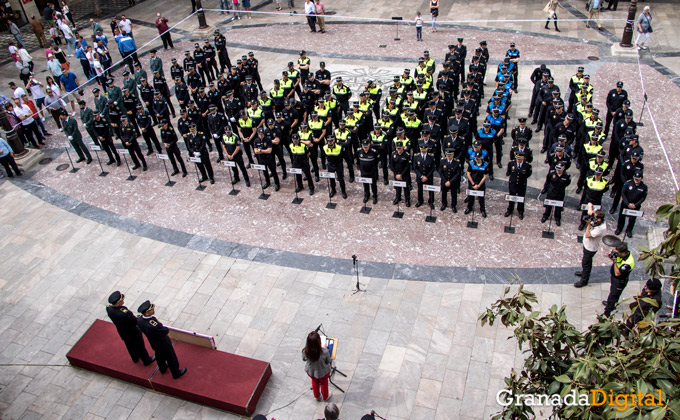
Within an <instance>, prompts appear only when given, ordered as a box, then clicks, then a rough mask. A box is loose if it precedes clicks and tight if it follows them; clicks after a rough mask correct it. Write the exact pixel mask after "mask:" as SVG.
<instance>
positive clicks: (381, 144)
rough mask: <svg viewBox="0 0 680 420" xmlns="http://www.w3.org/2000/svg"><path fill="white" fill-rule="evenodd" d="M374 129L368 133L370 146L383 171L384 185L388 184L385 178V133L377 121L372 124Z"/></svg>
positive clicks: (386, 150) (386, 145) (386, 152)
mask: <svg viewBox="0 0 680 420" xmlns="http://www.w3.org/2000/svg"><path fill="white" fill-rule="evenodd" d="M373 128H374V131H372V132H371V134H370V141H371V148H373V150H375V152H376V153H377V155H378V160H379V162H380V165H381V166H382V172H383V182H384V184H385V185H387V184H388V180H387V155H388V149H387V147H388V141H387V138H386V136H385V133H383V131H382V126H381V125H380V124H379V123H375V125H374V126H373Z"/></svg>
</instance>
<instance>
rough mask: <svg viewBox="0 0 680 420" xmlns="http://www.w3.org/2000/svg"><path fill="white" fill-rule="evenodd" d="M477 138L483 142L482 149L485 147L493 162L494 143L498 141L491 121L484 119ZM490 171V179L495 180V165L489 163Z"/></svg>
mask: <svg viewBox="0 0 680 420" xmlns="http://www.w3.org/2000/svg"><path fill="white" fill-rule="evenodd" d="M476 139H477V141H479V142H480V143H481V144H482V149H484V150H485V151H486V153H487V156H488V157H489V162H490V163H491V162H493V151H494V143H495V141H496V131H494V130H493V128H491V123H490V122H489V121H484V124H482V128H481V129H479V130H478V131H477V133H476ZM487 171H488V173H489V179H491V180H492V181H493V165H489V168H487Z"/></svg>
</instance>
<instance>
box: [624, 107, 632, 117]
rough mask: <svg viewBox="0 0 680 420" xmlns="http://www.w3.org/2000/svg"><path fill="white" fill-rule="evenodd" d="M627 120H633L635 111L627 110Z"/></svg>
mask: <svg viewBox="0 0 680 420" xmlns="http://www.w3.org/2000/svg"><path fill="white" fill-rule="evenodd" d="M625 116H626V118H633V110H632V109H627V110H626V113H625Z"/></svg>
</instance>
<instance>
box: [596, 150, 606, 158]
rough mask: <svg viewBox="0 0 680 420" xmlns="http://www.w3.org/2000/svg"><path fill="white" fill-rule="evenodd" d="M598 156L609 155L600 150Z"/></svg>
mask: <svg viewBox="0 0 680 420" xmlns="http://www.w3.org/2000/svg"><path fill="white" fill-rule="evenodd" d="M597 156H599V157H605V156H607V154H606V153H605V152H604V150H600V151H599V152H597Z"/></svg>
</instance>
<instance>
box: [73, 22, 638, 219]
mask: <svg viewBox="0 0 680 420" xmlns="http://www.w3.org/2000/svg"><path fill="white" fill-rule="evenodd" d="M210 41H211V40H205V41H204V45H203V47H201V45H200V44H196V45H195V47H194V52H193V55H192V53H191V52H189V51H186V52H185V58H184V61H183V65H180V64H179V63H178V62H177V60H173V64H172V66H171V67H170V75H171V77H172V78H173V80H174V81H175V95H176V96H177V100H178V102H179V105H180V114H181V117H180V119H179V120H178V121H177V130H178V131H179V134H180V135H181V136H182V138H183V139H184V140H185V144H186V146H187V149H188V150H190V154H191V155H192V156H193V155H194V153H198V156H200V157H201V163H200V164H199V166H198V167H199V170H200V171H201V174H202V175H203V176H202V178H203V179H202V181H203V180H205V179H206V178H209V179H210V180H211V182H214V175H213V171H212V166H211V164H210V159H209V157H210V156H209V154H210V152H211V151H212V143H211V140H215V143H216V145H217V155H218V156H217V161H218V162H219V161H221V160H222V159H225V158H226V159H229V160H230V161H235V162H236V164H237V166H236V167H235V168H233V169H232V171H233V173H234V179H233V181H234V182H235V183H236V182H239V181H240V179H241V177H243V178H244V180H245V181H246V184H247V185H248V184H249V183H250V179H249V177H248V172H247V169H248V168H249V166H250V164H252V163H254V162H255V160H254V159H253V154H254V155H255V156H256V158H257V161H258V162H259V163H261V164H264V165H265V166H267V171H265V180H266V182H265V184H264V185H263V186H269V178H271V177H273V178H274V183H275V185H276V187H275V190H279V188H280V184H279V176H278V174H277V167H278V168H281V170H282V176H281V178H283V179H285V178H286V171H285V167H286V156H285V155H286V151H287V154H288V159H290V163H291V164H292V165H293V167H295V168H299V169H302V170H303V176H296V181H295V184H296V189H298V191H299V190H300V189H301V188H302V181H303V180H306V181H307V182H308V186H309V190H310V193H312V192H313V190H314V189H313V185H314V181H316V182H318V181H319V173H320V171H321V170H324V169H325V170H328V171H329V172H333V173H335V179H330V180H329V181H330V182H329V184H330V190H331V191H330V194H331V195H334V194H336V191H335V187H336V182H338V183H340V188H341V193H342V195H343V197H346V196H347V192H346V189H345V175H344V171H345V168H344V166H345V165H344V164H343V163H346V164H347V171H348V175H349V181H350V182H353V181H354V170H355V165H357V167H358V168H357V169H358V170H359V171H360V173H361V175H362V176H365V177H370V178H371V179H372V180H373V182H372V183H371V185H368V184H365V185H364V188H365V199H366V201H367V200H368V199H370V197H371V194H372V195H373V200H374V202H376V201H377V178H378V172H379V170H380V168H382V175H383V176H382V177H383V182H384V183H385V184H387V181H388V176H389V170H390V169H391V171H392V172H393V176H394V179H395V180H398V181H404V182H406V183H407V187H406V188H402V187H395V193H396V194H395V195H396V196H395V199H394V202H395V203H399V202H400V201H401V200H402V198H403V199H405V201H406V204H407V206H409V205H410V191H411V182H412V179H411V177H410V175H411V172H415V180H416V184H417V188H418V191H417V193H418V200H417V202H416V206H417V207H419V206H420V205H422V204H423V203H424V193H423V186H424V185H433V182H434V177H437V176H438V177H439V178H440V183H441V190H442V203H441V210H442V211H443V210H445V209H446V208H447V207H448V206H449V205H451V207H452V209H453V211H454V212H455V211H456V210H457V194H459V191H460V187H461V184H462V183H464V182H467V183H468V185H467V187H466V188H467V189H479V190H484V189H485V188H486V183H487V182H489V181H493V180H494V173H493V169H494V168H493V166H498V167H502V163H501V162H502V156H501V153H502V144H503V142H504V138H505V137H506V132H510V137H511V139H512V146H511V148H510V153H509V158H510V159H509V160H510V162H509V164H508V170H507V172H506V176H507V177H508V178H509V192H510V194H512V195H519V196H524V195H525V193H526V188H527V179H528V177H529V176H530V174H531V170H532V160H533V152H532V148H531V147H530V142H531V141H532V139H533V137H535V133H536V132H538V131H540V130H541V129H543V127H545V131H544V133H543V136H542V137H543V138H542V144H541V148H540V149H541V153H546V158H545V163H547V164H548V165H549V170H548V175H547V177H546V181H545V183H544V185H543V190H544V192H545V193H546V194H547V197H548V198H549V199H554V200H557V201H564V198H565V197H566V188H567V186H568V185H569V183H570V176H569V174H568V171H569V169H570V166H571V161H572V160H574V161H575V164H576V166H577V168H578V169H579V176H578V182H577V191H576V193H577V194H580V193H581V191H582V190H585V191H584V193H583V195H582V197H581V203H582V204H587V203H589V202H590V203H593V204H597V205H601V203H602V196H603V194H604V191H606V189H607V188H611V196H612V197H613V198H614V200H613V202H612V204H611V208H610V212H611V213H614V212H615V211H616V210H617V209H618V202H619V201H623V198H624V196H625V195H626V194H631V192H630V191H638V189H639V188H638V187H636V188H633V190H630V188H629V189H628V192H627V190H626V186H627V187H630V185H631V183H632V184H634V183H635V179H634V175H635V173H636V172H637V171H638V170H640V171H641V170H642V169H643V167H642V163H641V160H642V155H643V153H644V151H643V150H642V147H641V146H640V145H639V143H638V140H639V138H638V135H637V134H636V129H637V127H636V124H635V122H634V121H633V118H632V117H633V112H632V110H631V109H630V101H629V100H628V97H627V93H626V91H625V90H623V84H622V83H621V82H619V83H617V86H616V87H615V88H614V89H612V90H611V91H610V92H609V94H608V95H607V102H606V109H607V113H606V118H605V120H606V121H605V122H603V121H602V120H601V119H600V117H599V113H598V110H597V109H596V108H594V107H593V104H592V100H593V91H594V87H593V85H592V84H590V77H589V76H588V75H587V74H584V73H585V72H584V68H583V67H579V68H578V70H577V72H576V74H575V75H573V76H572V77H571V78H570V80H569V97H568V100H566V101H565V100H564V99H563V98H562V94H563V92H562V90H561V89H560V87H559V86H558V85H557V84H556V83H555V81H554V79H553V78H552V72H551V71H550V69H548V68H547V67H546V66H545V65H541V66H539V67H537V68H536V69H535V70H534V72H533V73H532V75H531V81H532V83H533V84H534V86H533V92H532V99H531V104H530V109H529V117H533V120H532V124H538V127H537V128H536V130H533V129H532V128H531V127H529V126H528V124H527V118H524V117H520V118H518V120H517V121H518V124H517V125H515V126H513V127H509V126H508V123H507V121H508V116H509V113H508V111H509V110H510V109H511V108H512V95H513V93H515V92H516V91H517V81H518V72H517V69H518V61H519V59H520V54H519V50H518V49H517V48H516V47H515V46H514V45H512V46H511V47H510V49H509V50H508V51H507V52H506V57H505V59H504V60H503V62H502V63H500V64H499V66H498V68H497V70H496V75H495V76H494V81H495V85H496V86H495V88H494V89H492V92H491V95H490V99H488V101H487V102H485V104H484V105H483V106H484V114H483V115H482V117H483V118H481V120H482V126H481V127H478V121H479V120H480V118H479V115H480V107H481V106H482V99H484V93H485V92H484V85H485V83H484V80H485V75H486V72H487V70H488V59H489V51H488V49H487V46H486V42H485V41H482V42H480V45H479V48H474V49H471V50H470V51H474V52H473V53H472V54H471V57H468V48H467V47H466V46H465V45H464V44H463V39H462V38H459V39H458V44H457V45H451V46H449V52H448V53H447V54H446V56H445V58H444V62H443V63H442V65H441V67H439V66H436V64H435V60H433V59H432V58H430V55H429V52H427V51H425V52H424V53H423V56H422V57H421V58H420V59H419V60H418V63H419V64H418V66H416V68H415V69H414V70H413V75H412V74H411V69H405V70H404V72H403V74H402V75H401V76H399V75H397V76H395V77H394V83H393V84H392V85H390V86H388V87H385V88H384V89H386V97H385V98H384V100H383V97H382V91H383V88H381V87H380V86H379V85H378V84H377V83H376V81H375V80H369V81H368V82H367V83H366V84H365V85H364V86H362V87H360V91H359V92H358V95H355V93H354V92H352V89H351V88H350V87H349V86H348V85H347V84H345V82H344V81H343V79H342V77H339V76H338V77H334V78H333V77H331V73H330V71H328V70H327V69H326V66H325V63H320V65H319V69H318V70H314V69H312V63H311V60H310V59H309V58H308V57H307V56H306V53H305V52H304V51H301V52H300V57H299V58H298V60H297V63H295V62H293V61H291V62H289V63H288V65H287V66H285V68H284V69H282V70H283V71H282V73H281V78H280V79H277V80H276V81H275V83H274V87H273V88H272V89H269V90H267V89H264V87H263V86H262V82H261V78H260V75H259V62H258V60H257V59H255V57H254V54H253V53H252V52H251V53H248V55H247V56H245V55H244V56H243V57H242V58H241V59H239V60H236V62H235V63H232V62H230V61H229V56H228V53H227V49H226V40H225V38H224V36H223V35H222V34H221V33H220V32H219V30H216V31H215V32H214V39H213V41H214V47H213V46H212V45H211V42H210ZM152 58H153V57H152ZM218 61H219V64H218ZM134 64H135V73H134V77H131V75H130V74H126V73H124V76H123V78H124V80H123V87H124V88H125V89H124V90H121V89H120V87H118V86H116V84H115V81H114V80H113V79H111V78H110V79H108V80H107V86H108V102H107V99H106V98H105V97H104V96H103V95H101V93H100V92H99V89H98V88H95V89H93V94H94V96H95V105H94V111H93V112H92V114H90V112H88V108H87V106H86V104H85V106H84V107H83V108H81V110H82V111H81V118H82V119H83V122H84V124H85V127H86V129H87V130H88V133H90V134H91V135H92V134H94V138H95V139H96V142H99V143H100V144H102V148H103V149H104V150H105V151H106V152H107V154H108V155H109V162H107V163H108V164H112V163H113V162H114V160H115V161H119V160H120V157H119V156H118V154H117V153H116V151H115V146H114V145H113V139H112V137H113V136H114V135H115V137H117V138H121V139H123V143H124V146H126V147H130V148H131V157H133V161H134V160H135V159H136V158H137V157H140V159H139V160H142V157H141V156H140V155H141V154H140V153H137V149H139V145H138V143H137V140H136V139H137V137H138V136H139V135H140V134H141V135H142V137H143V138H144V139H145V141H146V143H147V150H148V153H149V154H150V153H151V151H152V150H153V146H154V145H155V146H156V150H157V151H159V152H160V147H159V143H158V140H157V137H156V134H155V132H154V126H155V124H156V123H157V122H161V142H162V143H164V144H165V147H166V151H167V153H168V155H169V158H170V160H171V163H172V164H173V175H176V174H177V173H178V172H179V170H180V168H181V170H182V172H183V174H185V173H186V170H185V167H184V163H183V162H182V159H180V158H179V147H178V143H177V138H178V136H177V134H175V129H174V128H173V126H172V123H170V120H171V118H174V107H173V106H172V101H171V98H170V91H169V89H168V87H167V84H166V83H165V79H164V77H163V74H164V71H163V70H164V69H163V63H162V62H161V61H160V60H158V59H157V58H154V59H153V60H152V62H151V63H150V67H151V71H152V72H153V74H154V79H153V83H152V84H150V83H147V81H146V71H145V70H144V68H143V66H142V65H141V63H139V62H135V63H134ZM232 64H235V65H234V66H232ZM435 67H436V68H437V71H438V72H437V73H435ZM466 69H467V70H468V71H466ZM206 87H208V90H207V92H206V89H205V88H206ZM459 93H460V97H459ZM357 96H358V99H359V100H358V101H356V102H352V99H353V97H354V98H356V97H357ZM90 115H91V116H92V117H90ZM171 115H172V116H171ZM125 117H127V118H125ZM126 119H127V121H125V120H126ZM164 120H167V121H168V123H167V124H164V123H163V121H164ZM137 127H139V129H140V130H141V133H137V132H135V131H136V128H137ZM610 129H611V130H610ZM90 131H91V132H90ZM133 132H134V133H133ZM609 133H611V135H610V136H609ZM102 140H103V143H102ZM473 140H474V144H475V145H474V146H473ZM606 141H609V142H610V144H609V146H608V147H609V152H610V153H609V154H608V157H607V155H606V154H605V153H604V148H605V147H606V144H605V142H606ZM135 145H136V146H135ZM471 146H473V147H471ZM480 146H481V147H480ZM244 149H245V153H246V156H247V157H248V162H245V161H244V158H243V152H244ZM494 154H495V155H496V158H495V159H494ZM177 160H179V166H178V165H177ZM277 160H278V163H277ZM319 161H321V163H320V164H319ZM466 162H467V171H466V173H467V175H466V176H465V177H463V176H462V172H463V171H464V170H465V164H466ZM494 163H495V164H496V165H494ZM143 166H144V167H146V164H143ZM137 167H139V165H138V164H137V163H135V167H134V168H137ZM312 172H313V173H314V174H313V175H314V177H312ZM610 172H611V180H609V181H608V180H607V179H606V178H605V177H607V176H608V174H609V173H610ZM302 178H304V179H302ZM610 184H611V186H610ZM642 185H644V184H642ZM449 194H450V195H451V198H450V199H449V197H448V195H449ZM434 198H435V197H434V193H433V192H430V193H429V197H428V204H429V205H430V207H431V208H433V207H434V204H435V199H434ZM475 200H479V201H480V209H481V210H482V215H483V216H486V210H485V206H484V199H483V197H477V198H475V197H468V198H467V199H466V202H467V204H468V210H467V211H466V213H468V212H469V211H470V210H471V208H472V206H473V204H474V201H475ZM637 201H638V200H636V199H634V198H632V199H631V198H630V197H629V199H628V202H627V203H626V204H625V206H628V205H629V204H631V202H632V203H635V202H637ZM643 201H644V200H643ZM552 210H553V209H552V207H551V206H546V209H545V212H544V214H543V217H542V221H545V220H547V218H548V217H550V214H551V212H552ZM561 210H562V209H561V208H556V209H555V220H556V222H557V224H558V225H559V223H560V221H561V213H562V211H561ZM513 211H514V202H510V203H509V204H508V211H507V212H506V215H509V214H510V213H512V212H513ZM518 212H519V216H520V218H523V216H524V205H523V203H520V204H519V205H518ZM624 220H625V217H624ZM631 220H632V221H633V222H634V219H631ZM633 224H634V223H628V226H632V225H633ZM583 225H584V224H583V223H582V226H581V227H583ZM631 229H632V228H631ZM627 232H629V230H627Z"/></svg>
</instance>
